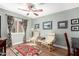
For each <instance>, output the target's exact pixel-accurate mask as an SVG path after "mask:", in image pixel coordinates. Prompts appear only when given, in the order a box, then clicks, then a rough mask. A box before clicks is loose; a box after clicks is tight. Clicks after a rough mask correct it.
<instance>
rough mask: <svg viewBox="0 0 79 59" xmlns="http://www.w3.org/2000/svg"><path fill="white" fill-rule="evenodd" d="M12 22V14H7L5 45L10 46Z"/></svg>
mask: <svg viewBox="0 0 79 59" xmlns="http://www.w3.org/2000/svg"><path fill="white" fill-rule="evenodd" d="M13 23H14V18H13V16H7V24H8V36H7V42H6V43H7V47H11V46H12V38H11V29H12V25H13Z"/></svg>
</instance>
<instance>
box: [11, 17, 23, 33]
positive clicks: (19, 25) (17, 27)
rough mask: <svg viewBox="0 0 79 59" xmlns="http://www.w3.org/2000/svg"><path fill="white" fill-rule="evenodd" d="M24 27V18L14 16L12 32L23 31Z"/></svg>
mask: <svg viewBox="0 0 79 59" xmlns="http://www.w3.org/2000/svg"><path fill="white" fill-rule="evenodd" d="M23 31H24V29H23V22H22V19H18V18H14V24H13V26H12V29H11V32H12V33H22V32H23Z"/></svg>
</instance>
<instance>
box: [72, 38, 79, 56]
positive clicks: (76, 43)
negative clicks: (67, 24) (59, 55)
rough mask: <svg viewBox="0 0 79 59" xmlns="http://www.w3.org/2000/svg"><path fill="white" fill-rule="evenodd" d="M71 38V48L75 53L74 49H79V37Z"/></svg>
mask: <svg viewBox="0 0 79 59" xmlns="http://www.w3.org/2000/svg"><path fill="white" fill-rule="evenodd" d="M71 39H72V48H73V53H74V55H76V50H77V49H79V38H73V37H72V38H71Z"/></svg>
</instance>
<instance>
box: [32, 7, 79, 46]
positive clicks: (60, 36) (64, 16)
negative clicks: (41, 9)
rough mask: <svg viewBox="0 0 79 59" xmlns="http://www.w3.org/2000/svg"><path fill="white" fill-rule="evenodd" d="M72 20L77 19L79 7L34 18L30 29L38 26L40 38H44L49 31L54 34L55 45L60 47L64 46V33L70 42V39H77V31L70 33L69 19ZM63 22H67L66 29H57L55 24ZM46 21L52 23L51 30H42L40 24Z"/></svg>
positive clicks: (78, 34) (78, 35)
mask: <svg viewBox="0 0 79 59" xmlns="http://www.w3.org/2000/svg"><path fill="white" fill-rule="evenodd" d="M73 18H79V7H78V8H74V9H70V10H65V11H62V12H57V13H54V14H51V15H47V16H43V17H39V18H36V19H35V20H33V22H32V24H33V26H32V27H34V25H35V24H40V28H39V31H40V33H41V36H44V37H46V36H47V35H48V33H49V32H50V31H52V32H55V33H56V44H57V45H61V46H66V43H65V38H64V32H67V33H68V37H69V41H70V42H71V37H79V31H77V32H73V31H71V19H73ZM63 20H67V21H68V28H67V29H58V27H57V22H58V21H63ZM46 21H52V23H53V25H52V27H53V29H52V30H43V24H42V23H43V22H46Z"/></svg>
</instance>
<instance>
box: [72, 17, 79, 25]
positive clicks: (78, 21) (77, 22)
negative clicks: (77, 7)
mask: <svg viewBox="0 0 79 59" xmlns="http://www.w3.org/2000/svg"><path fill="white" fill-rule="evenodd" d="M71 24H72V25H75V24H79V18H76V19H71Z"/></svg>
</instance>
